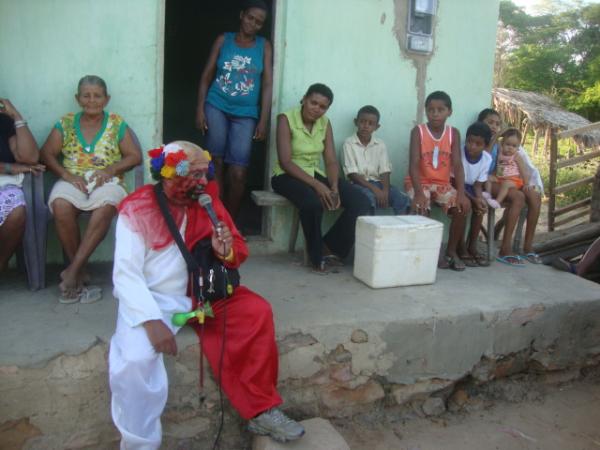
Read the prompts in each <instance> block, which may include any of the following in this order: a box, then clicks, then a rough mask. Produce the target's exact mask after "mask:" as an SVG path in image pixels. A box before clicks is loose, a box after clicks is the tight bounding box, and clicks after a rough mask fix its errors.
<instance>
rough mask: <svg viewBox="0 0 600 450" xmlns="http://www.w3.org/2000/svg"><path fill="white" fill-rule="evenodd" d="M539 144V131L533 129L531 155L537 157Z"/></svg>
mask: <svg viewBox="0 0 600 450" xmlns="http://www.w3.org/2000/svg"><path fill="white" fill-rule="evenodd" d="M539 143H540V129H539V128H536V129H535V134H534V136H533V150H532V151H533V155H534V156H537V151H538V144H539Z"/></svg>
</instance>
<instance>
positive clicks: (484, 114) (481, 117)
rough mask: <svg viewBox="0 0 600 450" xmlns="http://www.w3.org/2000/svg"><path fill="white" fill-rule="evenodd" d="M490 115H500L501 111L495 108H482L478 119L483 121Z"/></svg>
mask: <svg viewBox="0 0 600 450" xmlns="http://www.w3.org/2000/svg"><path fill="white" fill-rule="evenodd" d="M488 116H498V117H500V113H499V112H498V111H496V110H495V109H493V108H485V109H482V110H481V112H480V113H479V115H478V116H477V121H478V122H483V121H484V120H485V119H487V117H488Z"/></svg>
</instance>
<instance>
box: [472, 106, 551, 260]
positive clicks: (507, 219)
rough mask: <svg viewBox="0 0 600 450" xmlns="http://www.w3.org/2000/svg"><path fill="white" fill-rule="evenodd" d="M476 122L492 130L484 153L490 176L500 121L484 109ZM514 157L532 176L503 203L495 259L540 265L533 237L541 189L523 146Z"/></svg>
mask: <svg viewBox="0 0 600 450" xmlns="http://www.w3.org/2000/svg"><path fill="white" fill-rule="evenodd" d="M477 120H478V121H480V122H484V123H486V124H487V125H488V126H489V127H490V129H491V130H492V141H491V144H490V147H489V148H488V149H487V151H488V152H489V153H490V155H491V156H492V164H491V165H490V173H493V172H494V171H495V170H496V161H497V158H498V144H497V143H496V136H499V134H500V133H501V131H502V128H503V124H502V119H501V118H500V113H498V111H496V110H495V109H491V108H485V109H483V110H482V111H481V112H480V113H479V116H478V117H477ZM517 154H518V155H519V156H520V157H521V158H522V159H523V160H524V161H525V165H526V166H527V168H528V171H529V173H530V174H531V175H530V177H529V183H527V184H525V185H524V186H523V187H522V188H521V189H520V190H516V189H511V190H510V191H509V192H508V194H507V196H506V200H505V202H504V203H505V204H506V205H508V206H507V208H506V209H505V210H504V216H503V219H504V233H503V235H502V244H501V246H500V250H499V251H498V260H499V261H500V262H503V263H505V264H509V265H512V266H517V267H521V266H523V264H524V263H523V261H524V260H527V261H529V262H530V263H533V264H540V263H541V262H542V260H541V258H540V257H539V255H538V254H537V253H536V252H534V251H533V238H534V235H535V229H536V227H537V223H538V219H539V217H540V210H541V208H542V193H543V192H544V186H543V183H542V178H541V176H540V172H539V170H538V169H537V168H536V167H535V166H534V165H533V164H532V163H531V160H530V159H529V155H527V152H526V151H525V149H524V148H523V147H522V146H519V150H518V151H517ZM491 194H492V195H496V194H497V191H496V192H494V190H492V192H491ZM525 205H527V223H526V226H525V239H524V240H523V251H522V253H521V254H515V253H514V252H513V249H512V241H513V235H514V232H515V228H516V226H517V222H518V220H519V215H520V214H521V210H522V209H523V207H524V206H525Z"/></svg>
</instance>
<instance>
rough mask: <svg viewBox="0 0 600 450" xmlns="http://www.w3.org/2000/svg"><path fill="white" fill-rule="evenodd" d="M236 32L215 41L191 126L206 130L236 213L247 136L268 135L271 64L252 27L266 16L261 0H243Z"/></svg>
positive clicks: (257, 26)
mask: <svg viewBox="0 0 600 450" xmlns="http://www.w3.org/2000/svg"><path fill="white" fill-rule="evenodd" d="M243 4H244V7H243V9H242V11H241V12H240V28H239V30H238V31H237V32H236V33H223V34H221V35H220V36H219V37H218V38H217V39H216V40H215V42H214V44H213V46H212V48H211V51H210V55H209V57H208V61H207V62H206V65H205V66H204V70H203V72H202V76H201V78H200V86H199V89H198V106H197V109H196V127H197V128H198V129H199V130H200V131H201V132H202V133H203V134H205V140H204V147H206V149H207V150H208V151H209V152H210V154H211V155H212V157H213V161H214V164H215V175H216V179H217V182H218V184H219V189H220V192H221V195H222V198H223V199H224V203H225V206H226V207H227V210H228V211H229V214H231V216H232V217H233V218H234V219H236V218H237V215H238V212H239V210H240V205H241V202H242V199H243V196H244V191H245V188H246V175H247V169H248V164H249V162H250V153H251V150H252V140H253V139H254V140H257V141H262V140H264V139H265V137H266V135H267V126H268V120H269V114H270V112H271V94H272V90H273V75H272V73H273V69H272V67H271V60H272V54H273V50H272V47H271V43H270V42H269V41H268V40H267V39H265V38H264V37H262V36H257V33H258V32H259V31H260V30H261V29H262V27H263V25H264V23H265V20H266V18H267V5H266V3H265V2H264V1H262V0H246V1H245V2H244V3H243Z"/></svg>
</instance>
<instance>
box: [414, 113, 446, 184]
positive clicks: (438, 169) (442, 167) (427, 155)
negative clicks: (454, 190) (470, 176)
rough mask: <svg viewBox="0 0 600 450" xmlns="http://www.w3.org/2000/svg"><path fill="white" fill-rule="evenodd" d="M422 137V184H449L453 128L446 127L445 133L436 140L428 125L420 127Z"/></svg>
mask: <svg viewBox="0 0 600 450" xmlns="http://www.w3.org/2000/svg"><path fill="white" fill-rule="evenodd" d="M419 134H420V137H421V149H420V150H421V161H420V163H419V173H420V175H421V183H428V184H448V183H450V173H451V171H452V127H451V126H450V125H446V126H444V132H443V133H442V135H441V136H440V138H439V139H436V138H434V137H433V135H432V134H431V131H429V127H428V126H427V124H425V123H422V124H421V125H419Z"/></svg>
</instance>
